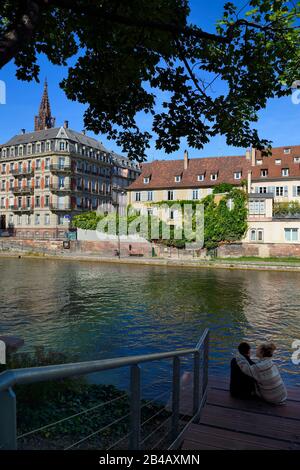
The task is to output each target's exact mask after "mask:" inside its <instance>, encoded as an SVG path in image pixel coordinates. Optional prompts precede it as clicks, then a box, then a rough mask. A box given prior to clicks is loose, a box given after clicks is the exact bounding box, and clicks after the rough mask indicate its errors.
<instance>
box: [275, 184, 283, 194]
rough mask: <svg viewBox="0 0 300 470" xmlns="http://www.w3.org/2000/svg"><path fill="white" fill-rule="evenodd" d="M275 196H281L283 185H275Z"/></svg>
mask: <svg viewBox="0 0 300 470" xmlns="http://www.w3.org/2000/svg"><path fill="white" fill-rule="evenodd" d="M276 196H283V186H276Z"/></svg>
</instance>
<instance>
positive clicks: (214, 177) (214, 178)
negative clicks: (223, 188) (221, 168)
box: [210, 173, 218, 181]
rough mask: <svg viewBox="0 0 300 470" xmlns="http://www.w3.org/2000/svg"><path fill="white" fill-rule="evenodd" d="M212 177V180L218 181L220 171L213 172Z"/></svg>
mask: <svg viewBox="0 0 300 470" xmlns="http://www.w3.org/2000/svg"><path fill="white" fill-rule="evenodd" d="M210 179H211V181H216V180H217V179H218V173H211V175H210Z"/></svg>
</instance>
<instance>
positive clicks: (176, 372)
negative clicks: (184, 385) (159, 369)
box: [171, 356, 180, 440]
mask: <svg viewBox="0 0 300 470" xmlns="http://www.w3.org/2000/svg"><path fill="white" fill-rule="evenodd" d="M179 406H180V359H179V357H177V356H175V357H174V359H173V388H172V432H171V437H172V440H175V439H176V437H177V435H178V424H179Z"/></svg>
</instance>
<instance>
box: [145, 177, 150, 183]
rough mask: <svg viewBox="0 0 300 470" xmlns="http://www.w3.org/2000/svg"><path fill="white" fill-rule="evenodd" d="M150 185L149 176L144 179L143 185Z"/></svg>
mask: <svg viewBox="0 0 300 470" xmlns="http://www.w3.org/2000/svg"><path fill="white" fill-rule="evenodd" d="M149 183H150V177H149V176H146V177H145V178H144V184H149Z"/></svg>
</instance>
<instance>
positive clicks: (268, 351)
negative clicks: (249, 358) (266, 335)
mask: <svg viewBox="0 0 300 470" xmlns="http://www.w3.org/2000/svg"><path fill="white" fill-rule="evenodd" d="M275 349H276V346H275V344H274V343H262V344H260V345H259V346H258V352H259V355H260V356H261V357H272V356H273V353H274V351H275Z"/></svg>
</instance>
